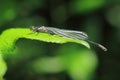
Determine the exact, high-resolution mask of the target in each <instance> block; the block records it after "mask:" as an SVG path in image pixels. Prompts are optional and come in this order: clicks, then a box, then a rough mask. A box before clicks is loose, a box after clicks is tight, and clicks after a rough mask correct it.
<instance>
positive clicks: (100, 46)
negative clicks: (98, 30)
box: [98, 44, 107, 51]
mask: <svg viewBox="0 0 120 80" xmlns="http://www.w3.org/2000/svg"><path fill="white" fill-rule="evenodd" d="M98 47H99V48H101V49H102V50H103V51H107V48H106V47H104V46H103V45H101V44H99V45H98Z"/></svg>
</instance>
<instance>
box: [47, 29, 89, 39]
mask: <svg viewBox="0 0 120 80" xmlns="http://www.w3.org/2000/svg"><path fill="white" fill-rule="evenodd" d="M46 28H47V32H48V33H49V32H52V33H54V34H57V35H59V36H62V37H66V38H72V39H80V40H86V39H88V35H87V34H86V33H84V32H81V31H73V30H64V29H58V28H52V27H46Z"/></svg>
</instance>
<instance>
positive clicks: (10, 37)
mask: <svg viewBox="0 0 120 80" xmlns="http://www.w3.org/2000/svg"><path fill="white" fill-rule="evenodd" d="M19 38H27V39H32V40H40V41H44V42H52V43H67V42H75V43H79V44H82V45H84V46H86V47H87V48H90V46H89V44H88V43H87V42H86V41H83V40H75V39H70V38H64V37H60V36H59V35H51V34H48V33H36V32H33V31H32V30H30V29H29V28H12V29H8V30H6V31H4V32H3V33H2V34H1V36H0V51H1V52H2V53H9V52H10V51H11V50H12V49H14V46H15V42H16V41H17V40H18V39H19Z"/></svg>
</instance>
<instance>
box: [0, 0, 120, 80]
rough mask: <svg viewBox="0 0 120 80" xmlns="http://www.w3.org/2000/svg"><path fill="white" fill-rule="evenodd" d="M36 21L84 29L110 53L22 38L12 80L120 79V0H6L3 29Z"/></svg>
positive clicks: (12, 59)
mask: <svg viewBox="0 0 120 80" xmlns="http://www.w3.org/2000/svg"><path fill="white" fill-rule="evenodd" d="M32 25H34V26H43V25H44V26H52V27H56V28H62V29H70V30H77V31H84V32H86V33H87V34H88V35H89V38H90V40H93V41H95V42H98V43H102V44H103V45H105V46H106V47H107V48H108V51H107V52H104V51H102V50H101V49H99V48H98V47H96V46H94V45H91V49H90V50H89V49H87V48H86V47H85V46H82V45H80V44H76V43H65V44H55V43H46V42H42V41H35V40H28V39H19V40H18V41H17V43H16V47H15V51H14V52H13V53H12V54H7V55H6V57H7V58H6V59H5V61H6V63H7V66H8V70H7V72H6V74H5V76H4V78H5V79H6V80H120V76H119V75H120V64H119V62H120V54H119V52H120V49H119V46H120V36H119V34H120V0H0V33H2V31H4V30H6V29H9V28H17V27H18V28H29V26H32Z"/></svg>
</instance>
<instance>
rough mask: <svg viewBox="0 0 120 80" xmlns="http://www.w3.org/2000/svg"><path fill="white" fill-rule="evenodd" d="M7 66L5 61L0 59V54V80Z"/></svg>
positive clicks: (0, 55)
mask: <svg viewBox="0 0 120 80" xmlns="http://www.w3.org/2000/svg"><path fill="white" fill-rule="evenodd" d="M6 70H7V66H6V63H5V61H4V60H3V58H2V54H1V53H0V80H3V76H4V74H5V73H6Z"/></svg>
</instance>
